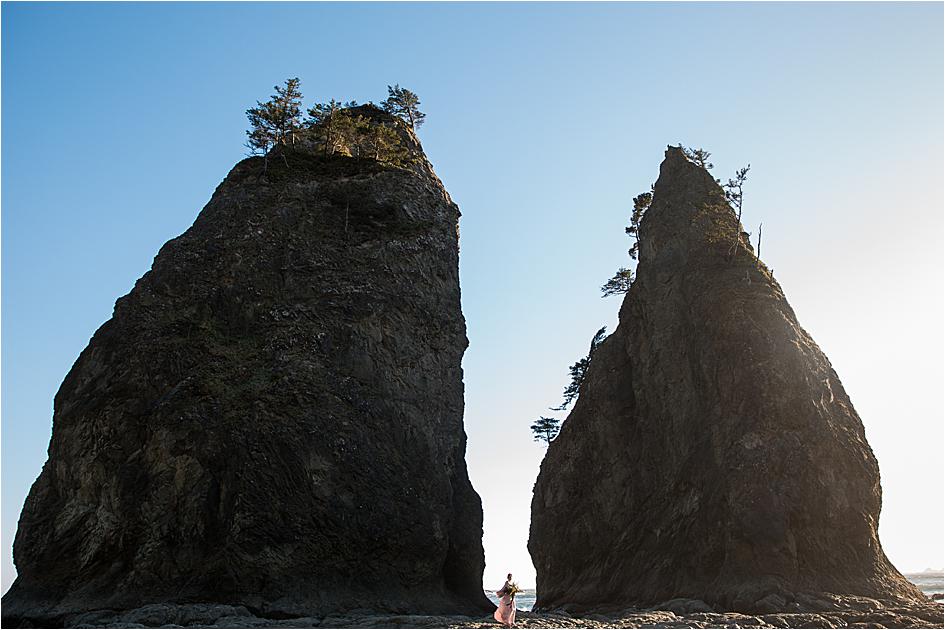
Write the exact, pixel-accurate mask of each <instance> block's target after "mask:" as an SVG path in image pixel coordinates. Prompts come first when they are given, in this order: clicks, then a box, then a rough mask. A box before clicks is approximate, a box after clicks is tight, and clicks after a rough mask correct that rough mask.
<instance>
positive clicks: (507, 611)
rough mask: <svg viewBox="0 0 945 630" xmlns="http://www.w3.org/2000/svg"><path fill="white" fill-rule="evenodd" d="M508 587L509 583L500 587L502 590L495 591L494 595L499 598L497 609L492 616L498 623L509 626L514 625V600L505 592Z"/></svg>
mask: <svg viewBox="0 0 945 630" xmlns="http://www.w3.org/2000/svg"><path fill="white" fill-rule="evenodd" d="M508 587H509V583H508V582H506V583H505V584H504V585H503V586H502V590H500V591H496V595H497V596H498V597H499V607H498V608H496V610H495V615H493V616H494V617H495V620H496V621H498V622H499V623H504V624H505V625H507V626H510V625H512V624H513V623H515V599H513V598H512V596H511V595H509V594H508V593H507V592H506V590H507V589H508Z"/></svg>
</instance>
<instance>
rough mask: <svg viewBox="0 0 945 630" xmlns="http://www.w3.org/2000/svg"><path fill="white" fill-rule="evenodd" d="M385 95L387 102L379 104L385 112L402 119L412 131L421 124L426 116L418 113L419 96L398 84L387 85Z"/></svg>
mask: <svg viewBox="0 0 945 630" xmlns="http://www.w3.org/2000/svg"><path fill="white" fill-rule="evenodd" d="M387 94H388V96H387V100H386V101H384V102H383V103H382V104H381V105H382V106H383V108H384V111H385V112H387V113H388V114H393V115H394V116H398V117H400V118H402V119H403V120H405V121H406V122H407V124H409V125H410V126H411V128H413V129H416V128H417V127H419V126H420V125H422V124H423V121H424V120H425V119H426V117H427V115H426V114H424V113H423V112H421V111H420V97H419V96H417V95H416V94H414V93H413V92H411V91H410V90H408V89H407V88H402V87H400V85H399V84H397V85H394V87H391V86H389V85H388V86H387Z"/></svg>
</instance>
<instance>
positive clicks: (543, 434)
mask: <svg viewBox="0 0 945 630" xmlns="http://www.w3.org/2000/svg"><path fill="white" fill-rule="evenodd" d="M531 430H532V433H533V434H534V436H535V441H536V442H541V441H542V440H544V441H545V442H546V443H547V444H551V441H552V440H553V439H555V438H556V437H558V432H559V431H560V430H561V421H560V420H558V419H557V418H546V417H544V416H540V417H539V418H538V420H537V421H535V424H533V425H532V426H531Z"/></svg>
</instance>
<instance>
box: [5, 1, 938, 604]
mask: <svg viewBox="0 0 945 630" xmlns="http://www.w3.org/2000/svg"><path fill="white" fill-rule="evenodd" d="M942 23H943V6H942V4H941V3H928V4H881V3H869V4H854V3H844V4H817V3H804V4H793V5H789V4H764V5H762V4H734V3H732V4H713V3H695V4H642V3H641V4H610V3H606V4H553V5H552V4H537V3H536V4H492V3H489V4H459V3H456V4H449V5H444V4H383V5H379V4H345V5H335V4H302V3H288V4H249V3H241V4H225V3H209V4H186V3H185V4H181V3H167V4H163V3H147V4H119V3H103V4H79V3H75V4H39V3H28V4H25V3H24V4H18V3H9V2H7V3H3V5H2V53H3V55H2V184H3V185H2V307H3V310H2V342H3V343H2V431H3V434H2V438H3V442H2V456H3V458H2V491H3V493H2V582H3V590H4V591H5V590H6V588H7V587H8V586H9V584H10V583H11V581H12V578H13V576H14V569H13V566H12V562H11V553H10V550H11V546H12V540H13V534H14V532H15V528H16V521H17V518H18V515H19V511H20V509H21V507H22V503H23V500H24V498H25V496H26V493H27V491H28V489H29V485H30V484H31V483H32V481H33V480H34V479H35V478H36V476H37V475H38V474H39V471H40V469H41V467H42V464H43V462H44V461H45V458H46V447H47V444H48V440H49V434H50V427H51V415H52V399H53V395H54V394H55V392H56V390H57V388H58V386H59V383H60V382H61V381H62V379H63V377H64V376H65V374H66V372H67V371H68V370H69V368H70V367H71V365H72V363H73V361H74V360H75V359H76V357H77V356H78V354H79V352H80V351H81V350H82V349H83V348H84V347H85V345H86V344H87V343H88V340H89V338H90V336H91V335H92V333H93V332H94V331H95V329H96V328H97V327H98V326H99V325H100V324H101V323H102V322H104V321H105V320H106V319H107V318H108V317H110V315H111V311H112V307H113V305H114V302H115V299H116V298H118V297H119V296H121V295H123V294H125V293H127V292H128V291H129V290H130V289H131V287H132V286H133V284H134V282H135V280H136V279H137V278H138V277H140V276H141V275H142V274H143V273H144V272H145V271H146V270H147V269H148V268H149V266H150V264H151V261H152V258H153V256H154V255H155V254H156V253H157V251H158V249H159V248H160V246H161V245H162V244H163V243H164V242H165V241H167V240H168V239H170V238H173V237H174V236H176V235H178V234H180V233H181V232H183V231H184V230H185V229H187V228H188V227H189V226H190V224H191V223H192V222H193V220H194V218H195V217H196V215H197V213H198V212H199V210H200V208H201V207H202V206H203V205H204V204H205V203H206V202H207V200H208V199H209V197H210V195H211V194H212V192H213V190H214V188H215V187H216V186H217V184H218V183H219V182H220V180H221V179H222V178H223V176H224V175H225V174H226V173H227V171H228V170H229V169H230V168H231V167H232V165H233V164H234V163H235V162H236V161H237V160H239V159H240V158H241V157H242V156H243V153H244V149H243V146H242V145H243V141H244V133H243V132H244V129H245V127H246V119H245V116H244V110H245V109H246V108H247V107H249V106H251V105H252V104H253V103H254V102H255V101H256V100H257V99H264V98H266V97H268V95H269V94H270V93H271V91H272V86H273V85H274V84H275V83H280V82H282V81H283V80H284V79H285V78H287V77H290V76H298V77H300V78H301V80H302V88H303V93H304V94H305V95H306V103H311V102H312V101H313V100H315V99H317V100H327V99H329V98H332V97H334V98H339V99H345V100H347V99H356V100H359V101H366V100H369V99H373V100H381V99H383V98H384V97H385V96H386V88H385V86H386V85H387V84H389V83H394V82H399V83H400V84H401V85H404V86H407V87H409V88H411V89H413V90H414V91H416V92H417V93H419V94H420V96H421V99H422V103H423V108H424V110H425V111H426V112H427V113H428V118H427V124H426V125H425V126H424V127H423V128H422V129H421V130H420V135H421V139H422V141H423V143H424V146H425V148H426V151H427V154H428V156H429V158H430V160H431V161H432V162H433V164H434V166H435V168H436V169H437V172H438V174H439V175H440V177H441V178H442V179H443V181H444V183H445V184H446V186H447V188H448V189H449V191H450V193H451V195H452V196H453V198H454V199H455V201H456V202H457V203H458V204H459V205H460V208H461V209H462V212H463V218H462V222H461V257H460V265H461V278H462V291H463V309H464V312H465V315H466V319H467V322H468V326H469V338H470V341H471V345H470V347H469V350H468V351H467V353H466V358H465V362H464V366H465V370H466V403H467V406H466V427H467V432H468V434H469V450H468V457H467V459H468V462H469V467H470V472H471V476H472V480H473V483H474V485H475V487H476V488H477V490H478V491H479V493H480V494H481V495H482V497H483V504H484V509H485V514H486V517H485V518H486V521H485V530H486V531H485V541H484V542H485V547H486V554H487V568H486V576H485V579H486V582H487V583H488V584H490V585H491V584H495V585H497V586H498V585H500V584H501V580H502V578H503V577H504V575H505V573H506V572H507V571H513V572H514V573H516V575H517V577H519V578H520V580H521V583H522V584H523V585H527V584H533V583H534V572H533V569H532V567H531V565H530V562H529V559H528V554H527V551H526V549H525V542H526V538H527V531H528V515H529V501H530V499H531V488H532V483H533V481H534V477H535V475H536V474H537V470H538V464H539V462H540V459H541V456H542V454H543V450H542V448H541V447H539V446H538V445H536V444H534V443H533V442H532V441H531V438H530V435H529V433H528V425H529V424H530V423H531V422H532V420H533V419H534V418H536V417H537V416H538V415H539V414H547V413H548V407H549V406H552V405H555V404H557V403H558V402H559V400H560V393H561V389H562V388H563V387H564V385H565V384H566V381H567V367H568V365H569V364H570V363H572V362H573V361H574V360H576V359H577V358H578V357H579V356H581V355H582V354H583V353H584V352H586V349H587V344H588V342H589V340H590V337H591V335H592V334H593V333H594V331H596V330H597V328H599V327H600V326H601V325H604V324H607V325H609V326H610V328H611V329H612V328H613V326H614V325H615V323H616V313H617V309H618V307H619V302H618V299H617V298H609V299H601V298H600V293H599V287H600V285H601V284H602V283H603V282H604V281H605V280H606V279H607V278H608V277H609V276H610V275H611V274H612V273H613V271H614V270H615V269H616V268H617V267H619V266H621V265H626V264H627V263H628V259H627V255H626V250H627V247H628V245H629V243H628V240H627V238H626V236H625V235H624V234H623V227H624V225H625V224H626V221H627V216H628V214H629V209H630V205H631V199H632V197H633V195H635V194H637V193H639V192H641V191H644V190H646V189H648V187H649V185H650V183H651V182H653V181H654V180H655V178H656V176H657V172H658V165H659V162H660V160H661V159H662V154H663V150H664V148H665V145H666V144H668V143H677V142H680V141H681V142H683V143H684V144H687V145H695V146H703V147H706V148H707V149H709V150H711V151H712V152H713V158H714V159H713V161H714V162H715V164H716V173H717V176H720V177H727V176H728V175H730V174H731V173H732V172H733V171H734V169H735V168H736V167H738V166H742V165H744V164H745V163H747V162H751V164H752V170H751V179H750V181H749V183H748V186H747V189H746V202H745V204H746V205H745V219H746V224H747V228H748V229H749V230H752V231H755V230H756V226H757V224H758V223H759V222H760V221H762V220H763V221H764V226H765V228H764V234H765V242H764V245H763V248H764V249H763V256H764V258H765V260H766V262H767V263H768V265H769V266H771V267H773V268H774V270H775V273H776V275H777V277H778V278H779V280H780V281H781V283H782V286H783V287H784V289H785V291H786V293H787V295H788V299H789V300H790V301H791V303H792V305H793V306H794V308H795V311H796V312H797V314H798V316H799V318H800V321H801V323H802V325H804V326H805V327H806V328H807V329H808V331H810V332H811V334H812V335H813V336H814V338H815V339H816V340H817V341H818V343H819V344H820V345H821V347H822V348H823V349H824V350H825V352H826V353H827V355H828V356H829V357H830V358H831V360H832V361H833V364H834V367H835V368H836V369H837V371H838V373H839V375H840V377H841V379H842V380H843V383H844V385H845V386H846V388H847V390H848V393H849V394H850V395H851V397H852V399H853V402H854V404H855V405H856V407H857V409H858V411H859V412H860V415H861V416H862V417H863V421H864V424H865V425H866V430H867V437H868V439H869V440H870V442H871V444H872V446H873V449H874V451H875V452H876V454H877V457H878V459H879V463H880V468H881V470H882V474H883V486H884V490H885V494H884V504H883V506H884V507H883V516H882V520H881V536H882V540H883V544H884V546H885V548H886V551H887V554H888V555H889V556H890V558H891V559H892V560H893V562H894V563H896V564H897V565H898V566H899V567H900V568H901V569H903V570H916V569H922V568H925V567H926V566H933V567H941V566H942V564H943V562H942V557H943V548H942V538H943V536H942V534H943V505H942V492H941V489H942V486H941V483H942V473H943V463H942V444H943V404H942V403H943V401H942V382H943V380H945V373H943V289H942V287H943V175H942V172H943V160H942V155H943V96H942V95H943V55H942V51H943V32H942Z"/></svg>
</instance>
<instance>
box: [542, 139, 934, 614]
mask: <svg viewBox="0 0 945 630" xmlns="http://www.w3.org/2000/svg"><path fill="white" fill-rule="evenodd" d="M640 236H641V238H640V245H641V248H640V259H639V266H638V269H637V276H636V280H635V282H634V283H633V285H632V286H631V288H630V290H629V292H628V293H627V295H626V296H625V298H624V301H623V304H622V306H621V309H620V318H619V319H620V321H619V326H618V327H617V329H616V330H615V332H614V333H613V334H612V335H611V336H610V337H609V338H607V339H606V340H605V341H604V342H603V343H602V345H600V346H599V347H598V349H597V350H596V351H595V353H594V356H593V358H592V361H591V364H590V367H589V370H588V372H587V375H586V378H585V381H584V383H583V385H582V388H581V391H580V396H579V398H578V401H577V402H576V404H575V406H574V408H573V410H572V412H571V413H570V414H569V416H568V418H567V419H566V421H565V422H564V423H563V426H562V429H561V433H560V436H559V437H558V438H557V439H556V440H554V441H553V442H552V443H551V445H550V447H549V449H548V452H547V455H546V457H545V459H544V461H543V462H542V465H541V471H540V474H539V476H538V480H537V482H536V484H535V490H534V496H533V499H532V521H531V531H530V536H529V544H528V546H529V551H530V553H531V556H532V559H533V561H534V564H535V567H536V570H537V581H538V584H537V591H538V599H537V603H536V609H537V610H552V609H558V608H561V607H563V606H567V607H568V609H569V610H572V611H580V610H585V611H586V610H595V609H596V610H607V609H614V608H621V607H627V606H658V605H660V604H665V603H666V602H672V601H673V600H677V601H684V602H689V604H687V608H686V610H685V611H682V612H700V611H713V610H714V611H716V612H722V611H738V612H743V613H752V614H767V613H777V612H795V613H797V612H807V611H823V610H836V609H837V608H838V607H839V608H843V605H844V604H843V602H844V601H849V602H853V601H856V600H855V599H849V598H850V597H854V598H855V597H861V598H862V597H866V598H872V599H871V601H877V602H886V603H887V604H888V605H893V604H897V605H899V604H908V605H910V606H912V605H920V606H921V605H927V602H928V600H927V599H926V598H925V597H924V596H923V595H922V594H921V593H920V592H919V591H918V589H917V588H915V587H914V586H913V585H912V584H910V583H909V582H908V581H907V580H906V579H905V578H904V577H903V576H902V575H901V574H900V573H899V572H898V571H897V570H896V569H895V568H894V567H893V566H892V564H891V563H890V562H889V560H887V558H886V556H885V554H884V553H883V550H882V547H881V546H880V542H879V537H878V535H877V529H878V525H879V514H880V505H881V489H880V477H879V469H878V466H877V463H876V458H875V457H874V456H873V453H872V451H871V450H870V447H869V445H868V444H867V441H866V438H865V435H864V431H863V425H862V423H861V421H860V418H859V416H858V415H857V413H856V411H855V410H854V408H853V405H852V403H851V402H850V399H849V398H848V396H847V394H846V393H845V392H844V389H843V386H842V385H841V383H840V380H839V378H838V377H837V374H836V373H835V372H834V370H833V368H832V367H831V365H830V362H829V361H828V360H827V357H826V356H824V354H823V352H821V350H820V348H818V347H817V344H816V343H814V340H813V339H812V338H811V337H810V335H808V334H807V332H805V331H804V329H803V328H801V326H800V325H799V324H798V321H797V317H796V316H795V314H794V312H793V310H792V309H791V307H790V305H789V304H788V302H787V300H786V299H785V296H784V293H783V291H782V290H781V287H780V286H779V284H778V283H777V282H776V281H775V279H774V277H773V276H772V275H771V273H770V272H769V270H768V269H767V268H766V267H765V266H764V265H763V264H762V263H761V262H760V261H758V259H757V258H756V257H755V255H754V252H753V251H752V248H751V246H750V244H749V242H748V241H747V239H746V235H745V234H743V232H742V227H741V226H740V225H738V222H737V219H736V217H735V214H734V213H733V212H732V210H731V208H730V207H729V206H728V204H726V203H725V202H724V194H723V191H722V190H721V188H720V187H719V186H718V184H717V182H716V180H715V179H714V178H713V177H712V176H711V175H710V174H709V173H708V172H707V171H706V170H705V169H703V168H701V167H699V166H697V165H696V164H694V163H692V162H690V161H689V160H687V159H686V157H685V155H684V153H683V152H682V150H681V149H679V148H675V147H670V148H669V149H668V150H667V152H666V156H665V160H664V161H663V163H662V165H661V167H660V176H659V180H658V181H657V182H656V184H655V187H654V195H653V202H652V205H651V206H650V208H649V209H648V210H647V212H646V214H645V216H644V218H643V221H642V225H641V228H640ZM733 245H734V249H733ZM844 598H848V599H847V600H844ZM670 609H672V608H670ZM934 612H935V615H936V616H937V617H938V618H940V615H941V610H940V609H936V610H935V611H934Z"/></svg>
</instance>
